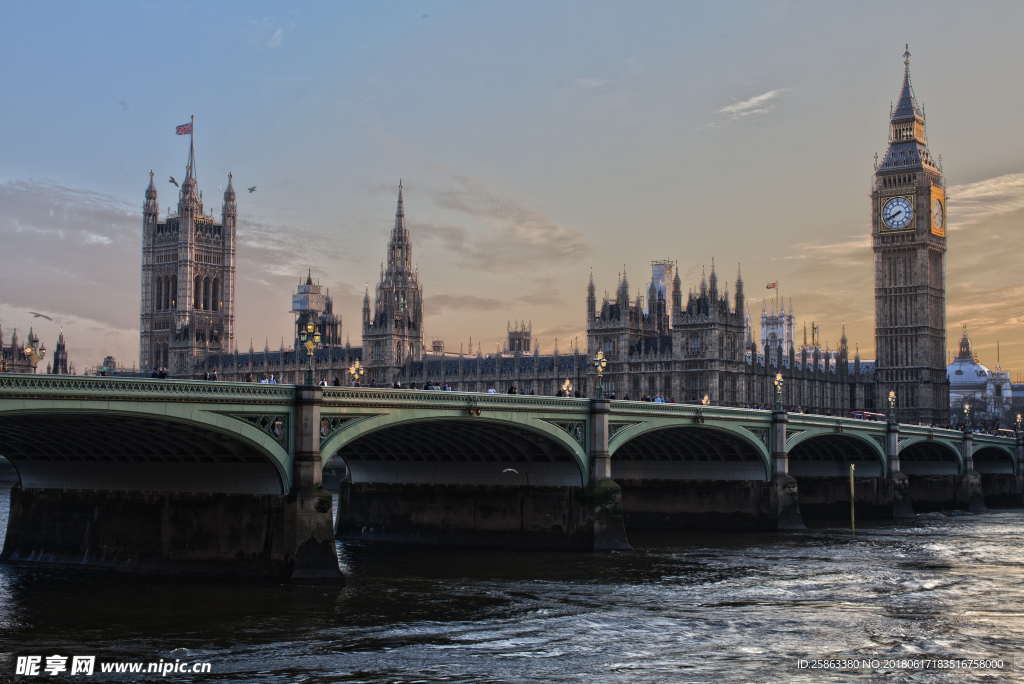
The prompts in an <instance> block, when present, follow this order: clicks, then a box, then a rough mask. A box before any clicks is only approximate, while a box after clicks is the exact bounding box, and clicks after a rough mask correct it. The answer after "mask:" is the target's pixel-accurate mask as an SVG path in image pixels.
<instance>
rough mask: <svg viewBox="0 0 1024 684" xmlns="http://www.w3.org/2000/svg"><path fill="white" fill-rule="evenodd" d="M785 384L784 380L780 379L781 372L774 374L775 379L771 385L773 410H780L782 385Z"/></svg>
mask: <svg viewBox="0 0 1024 684" xmlns="http://www.w3.org/2000/svg"><path fill="white" fill-rule="evenodd" d="M785 384H786V381H785V380H783V379H782V373H776V374H775V380H774V381H773V382H772V385H774V386H775V410H776V411H781V410H782V387H783V385H785Z"/></svg>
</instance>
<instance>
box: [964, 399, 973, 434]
mask: <svg viewBox="0 0 1024 684" xmlns="http://www.w3.org/2000/svg"><path fill="white" fill-rule="evenodd" d="M970 431H971V404H970V402H964V432H970Z"/></svg>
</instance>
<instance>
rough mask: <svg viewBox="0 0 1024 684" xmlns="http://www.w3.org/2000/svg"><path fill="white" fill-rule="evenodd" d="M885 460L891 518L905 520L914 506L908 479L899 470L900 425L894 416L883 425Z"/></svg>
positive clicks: (909, 516) (912, 515)
mask: <svg viewBox="0 0 1024 684" xmlns="http://www.w3.org/2000/svg"><path fill="white" fill-rule="evenodd" d="M885 460H886V463H887V473H886V474H887V475H888V477H887V480H888V486H889V490H890V494H891V496H892V517H893V519H894V520H906V519H908V518H913V517H914V504H913V501H912V500H911V498H910V478H908V477H907V476H906V474H905V473H904V472H903V471H902V470H901V469H900V425H899V423H897V422H896V420H895V418H894V416H892V415H891V413H890V416H889V419H888V420H887V421H886V424H885Z"/></svg>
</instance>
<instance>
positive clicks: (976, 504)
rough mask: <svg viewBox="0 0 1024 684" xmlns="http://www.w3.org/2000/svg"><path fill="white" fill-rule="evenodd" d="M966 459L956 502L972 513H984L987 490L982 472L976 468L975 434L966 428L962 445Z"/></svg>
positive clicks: (962, 451) (964, 458)
mask: <svg viewBox="0 0 1024 684" xmlns="http://www.w3.org/2000/svg"><path fill="white" fill-rule="evenodd" d="M960 449H961V453H962V454H963V460H964V474H963V475H962V476H961V477H960V482H959V485H958V487H957V490H956V502H957V505H958V506H959V507H961V508H965V509H967V510H968V511H970V512H972V513H982V512H984V511H986V510H988V509H987V508H986V507H985V491H984V489H983V488H982V486H981V474H980V473H978V472H977V471H976V470H975V469H974V436H973V435H972V434H971V432H970V430H964V437H963V442H962V445H961V447H960Z"/></svg>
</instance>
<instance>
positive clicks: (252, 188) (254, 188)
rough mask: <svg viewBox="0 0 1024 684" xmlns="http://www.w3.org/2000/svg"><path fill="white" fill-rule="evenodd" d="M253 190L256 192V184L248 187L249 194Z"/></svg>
mask: <svg viewBox="0 0 1024 684" xmlns="http://www.w3.org/2000/svg"><path fill="white" fill-rule="evenodd" d="M254 192H256V186H255V185H253V186H252V187H250V188H249V193H250V194H252V193H254Z"/></svg>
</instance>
